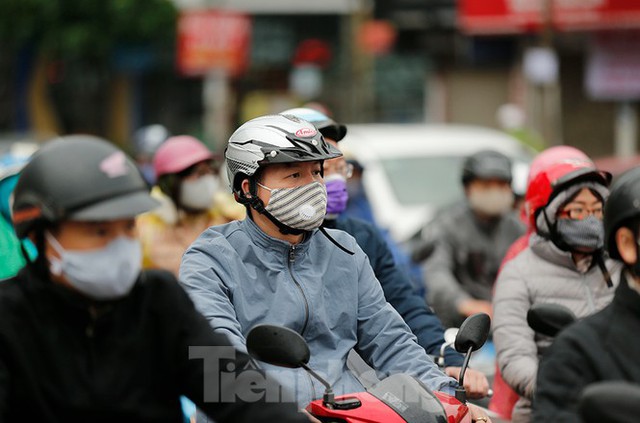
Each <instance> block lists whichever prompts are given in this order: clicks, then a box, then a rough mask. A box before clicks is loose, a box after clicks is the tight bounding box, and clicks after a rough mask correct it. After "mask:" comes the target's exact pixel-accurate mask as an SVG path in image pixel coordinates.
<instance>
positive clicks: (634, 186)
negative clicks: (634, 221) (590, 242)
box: [604, 167, 640, 260]
mask: <svg viewBox="0 0 640 423" xmlns="http://www.w3.org/2000/svg"><path fill="white" fill-rule="evenodd" d="M639 216H640V167H636V168H634V169H631V170H629V171H627V172H625V173H623V174H622V175H620V177H619V178H618V180H617V181H616V182H615V183H614V184H613V186H612V187H611V194H609V199H608V200H607V203H606V204H605V206H604V231H605V246H606V247H607V249H608V250H609V255H610V256H611V258H614V259H618V260H620V259H621V257H620V253H619V252H618V247H617V245H616V231H617V230H618V229H619V228H620V227H622V226H623V225H624V224H625V223H626V221H627V220H628V219H631V218H634V217H639Z"/></svg>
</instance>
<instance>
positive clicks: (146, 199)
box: [68, 191, 160, 221]
mask: <svg viewBox="0 0 640 423" xmlns="http://www.w3.org/2000/svg"><path fill="white" fill-rule="evenodd" d="M159 205H160V203H159V202H158V201H157V200H155V199H153V198H152V197H151V196H150V195H149V193H148V192H146V191H135V192H131V193H128V194H124V195H120V196H118V197H114V198H109V199H107V200H104V201H99V202H97V203H93V204H91V205H89V206H86V207H81V208H80V209H78V210H76V211H73V212H72V213H71V214H70V215H69V217H68V219H69V220H83V221H101V220H118V219H127V218H131V217H135V216H137V215H139V214H141V213H144V212H147V211H149V210H152V209H155V208H157V207H158V206H159Z"/></svg>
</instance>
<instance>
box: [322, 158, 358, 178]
mask: <svg viewBox="0 0 640 423" xmlns="http://www.w3.org/2000/svg"><path fill="white" fill-rule="evenodd" d="M324 173H325V175H326V174H329V173H338V174H340V175H342V176H344V177H345V178H346V179H349V178H351V177H352V176H353V165H352V164H351V163H341V164H338V165H335V166H331V165H329V166H327V163H326V162H325V168H324Z"/></svg>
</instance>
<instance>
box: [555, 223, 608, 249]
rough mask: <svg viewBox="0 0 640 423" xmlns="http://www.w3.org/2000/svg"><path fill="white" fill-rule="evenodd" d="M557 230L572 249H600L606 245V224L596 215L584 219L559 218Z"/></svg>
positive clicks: (562, 239) (564, 242)
mask: <svg viewBox="0 0 640 423" xmlns="http://www.w3.org/2000/svg"><path fill="white" fill-rule="evenodd" d="M556 231H557V234H558V237H559V238H560V240H561V241H562V243H563V244H566V245H567V246H568V247H569V248H570V249H572V250H573V249H576V250H580V249H588V250H592V251H596V250H600V249H602V247H603V246H604V225H603V224H602V221H601V220H600V219H598V218H596V217H594V216H589V217H587V218H586V219H583V220H572V219H558V221H557V222H556Z"/></svg>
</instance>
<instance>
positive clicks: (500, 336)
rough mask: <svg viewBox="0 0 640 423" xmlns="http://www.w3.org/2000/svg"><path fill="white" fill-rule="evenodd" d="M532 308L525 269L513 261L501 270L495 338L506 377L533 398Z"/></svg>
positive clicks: (535, 368) (535, 357)
mask: <svg viewBox="0 0 640 423" xmlns="http://www.w3.org/2000/svg"><path fill="white" fill-rule="evenodd" d="M530 307H531V303H530V301H529V293H528V290H527V286H526V284H525V281H524V280H523V279H522V269H520V268H519V267H518V266H517V263H516V262H514V261H511V262H509V263H507V264H506V266H505V267H504V269H502V271H501V272H500V275H499V276H498V279H497V281H496V289H495V294H494V298H493V341H494V345H495V347H496V354H497V360H498V366H499V367H500V372H501V373H502V378H503V379H504V380H505V381H506V382H507V384H509V386H511V388H513V390H514V391H516V392H517V393H518V395H520V396H524V397H526V398H529V399H531V397H532V396H533V392H534V387H535V383H536V373H537V371H538V348H537V346H536V343H535V333H534V331H533V330H532V329H531V328H530V327H529V325H528V324H527V311H528V310H529V308H530Z"/></svg>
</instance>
